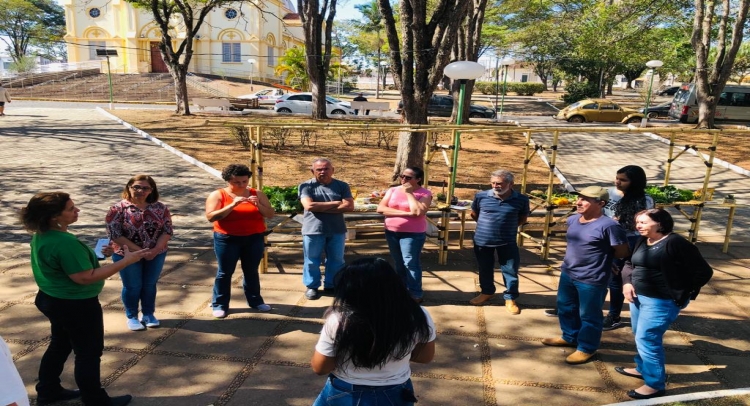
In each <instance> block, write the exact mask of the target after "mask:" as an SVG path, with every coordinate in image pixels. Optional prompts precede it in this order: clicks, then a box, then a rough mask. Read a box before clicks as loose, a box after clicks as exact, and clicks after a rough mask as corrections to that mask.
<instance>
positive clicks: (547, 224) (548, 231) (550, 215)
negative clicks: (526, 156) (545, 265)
mask: <svg viewBox="0 0 750 406" xmlns="http://www.w3.org/2000/svg"><path fill="white" fill-rule="evenodd" d="M559 138H560V132H559V131H555V132H554V133H553V135H552V145H551V149H552V156H551V157H550V158H549V177H548V180H547V202H546V205H545V207H544V208H545V210H546V211H547V212H546V213H545V215H544V231H543V233H542V259H544V260H547V259H549V245H550V239H551V238H552V225H551V224H552V220H553V219H554V209H555V207H554V205H553V204H552V191H553V185H554V180H555V164H556V163H557V145H558V140H559Z"/></svg>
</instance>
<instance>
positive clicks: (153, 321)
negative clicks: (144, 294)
mask: <svg viewBox="0 0 750 406" xmlns="http://www.w3.org/2000/svg"><path fill="white" fill-rule="evenodd" d="M141 323H144V324H145V325H146V327H149V328H154V327H159V326H160V325H161V323H160V322H159V319H157V318H156V317H154V315H153V314H152V315H150V316H147V315H145V314H144V315H143V317H142V318H141Z"/></svg>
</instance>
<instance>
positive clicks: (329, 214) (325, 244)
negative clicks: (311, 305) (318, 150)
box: [299, 158, 354, 300]
mask: <svg viewBox="0 0 750 406" xmlns="http://www.w3.org/2000/svg"><path fill="white" fill-rule="evenodd" d="M310 171H311V172H312V174H313V176H315V177H314V178H312V179H310V180H308V181H305V182H303V183H302V184H300V185H299V199H300V201H301V202H302V207H304V208H305V214H304V218H303V220H302V249H303V252H304V256H305V259H304V265H303V267H302V283H304V284H305V286H306V287H307V291H306V292H305V297H307V298H308V299H310V300H315V299H318V298H319V297H320V296H319V294H318V288H320V279H321V275H320V265H321V263H322V257H323V253H325V257H326V261H325V278H324V282H323V288H324V289H325V290H326V291H332V290H333V287H334V286H333V284H334V277H335V276H336V273H338V271H339V270H341V268H343V267H344V244H345V242H346V223H345V222H344V213H345V212H348V211H353V210H354V199H353V198H352V192H351V189H350V188H349V185H348V184H347V183H346V182H342V181H340V180H337V179H334V178H333V173H334V168H333V164H332V163H331V161H330V160H328V159H325V158H317V159H315V160H314V161H313V163H312V168H311V169H310Z"/></svg>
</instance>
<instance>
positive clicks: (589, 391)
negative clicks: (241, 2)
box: [0, 107, 750, 406]
mask: <svg viewBox="0 0 750 406" xmlns="http://www.w3.org/2000/svg"><path fill="white" fill-rule="evenodd" d="M9 113H12V115H9V116H6V117H5V118H4V119H3V120H1V121H0V170H2V171H3V172H4V174H5V176H3V177H2V178H0V202H1V204H0V241H2V242H1V244H2V245H1V246H0V335H2V336H3V337H4V338H5V340H6V341H8V342H9V345H10V348H11V351H12V353H13V357H14V360H15V361H16V365H17V366H18V368H19V370H20V372H21V375H22V377H23V379H24V382H25V383H26V386H27V389H28V390H29V393H30V395H31V397H32V401H33V399H34V396H35V393H34V389H33V388H34V384H35V377H36V372H37V368H38V365H39V361H40V358H41V356H42V354H43V352H44V349H45V348H46V345H47V344H48V342H49V325H48V323H47V320H46V319H45V318H44V317H43V316H42V315H41V314H40V313H39V312H38V311H37V310H36V309H35V307H34V304H33V300H34V296H35V294H36V285H35V284H34V281H33V278H32V276H31V270H30V267H29V263H28V244H27V243H28V239H29V237H28V235H27V234H26V233H24V232H23V231H22V230H21V229H20V227H19V225H18V224H17V222H16V221H15V216H16V210H17V209H18V208H19V207H21V206H22V205H23V204H25V203H26V202H27V201H28V199H29V197H30V196H31V195H33V194H34V193H36V192H38V191H46V190H64V191H67V192H70V193H71V195H72V196H73V199H74V200H75V201H76V204H78V205H79V206H80V207H81V209H82V212H81V217H80V220H79V222H78V223H77V224H76V225H74V226H73V227H72V228H71V231H72V232H73V233H74V234H76V235H77V236H79V237H80V238H82V239H83V240H84V241H86V242H88V243H90V244H93V242H94V241H95V240H96V239H97V238H100V237H102V236H103V235H105V232H104V226H103V217H104V212H105V211H106V209H107V207H108V206H109V205H110V204H112V203H113V202H115V201H116V200H117V199H118V197H117V196H118V195H119V192H120V190H121V188H122V186H123V185H124V183H125V182H126V181H127V179H128V177H129V176H131V175H132V174H134V173H137V172H146V173H150V174H152V175H153V176H154V177H155V179H156V181H157V182H158V185H159V188H160V192H161V194H162V196H163V199H162V200H163V201H164V202H166V203H167V204H168V205H169V206H170V208H171V209H172V210H173V212H174V214H175V229H176V235H175V240H174V243H172V245H171V247H172V248H171V249H170V253H169V255H168V256H167V262H166V264H165V267H164V272H163V275H162V277H161V279H160V281H159V294H158V297H157V317H159V318H160V319H161V320H162V327H161V328H158V329H148V330H146V331H142V332H131V331H129V330H128V329H127V327H126V325H125V317H124V314H123V308H122V304H121V302H120V297H119V296H120V289H121V283H120V280H119V278H118V277H116V276H115V277H113V278H111V279H110V280H108V281H107V283H106V285H105V288H104V291H103V292H102V294H101V295H100V301H101V303H102V305H103V308H104V323H105V352H104V356H103V358H102V380H103V384H104V385H105V386H106V387H107V390H108V391H109V392H110V393H111V394H113V395H119V394H124V393H131V394H133V395H134V396H135V399H134V401H133V403H132V404H133V405H135V406H139V405H181V406H182V405H196V406H198V405H200V406H205V405H310V404H311V403H312V402H313V399H314V398H315V396H316V395H317V393H318V392H319V391H320V389H321V388H322V386H323V384H324V381H325V378H324V377H318V376H316V375H315V374H313V373H312V371H311V370H310V368H309V359H310V357H311V355H312V352H313V348H314V345H315V342H316V340H317V337H318V332H319V331H320V328H321V326H322V315H323V313H324V311H325V309H326V307H327V306H329V305H330V304H331V302H332V298H331V297H323V298H321V299H320V300H317V301H308V300H307V299H305V297H304V287H303V286H302V284H301V275H300V274H301V252H300V249H299V247H288V248H273V249H272V250H271V251H270V259H271V269H270V272H269V273H267V274H264V275H262V276H261V282H262V286H263V295H264V298H265V300H266V302H267V303H269V304H271V305H272V306H273V310H272V311H271V312H270V313H265V314H260V313H258V312H256V311H254V310H252V309H250V308H248V307H247V305H246V303H244V299H243V295H242V293H241V289H240V283H241V279H240V277H239V276H238V277H237V278H236V279H235V283H234V289H233V292H232V299H233V300H232V311H231V313H230V316H229V317H228V318H227V319H224V320H214V319H213V318H212V317H211V315H210V309H208V308H207V305H208V303H209V301H210V297H211V287H212V283H213V278H214V273H215V258H214V256H213V251H212V248H211V244H210V241H211V240H210V237H211V232H210V227H209V224H208V223H207V222H206V221H205V219H204V217H203V215H202V212H203V202H204V198H205V196H206V195H207V193H209V191H210V190H212V189H213V188H216V187H219V186H220V185H221V182H220V181H219V180H217V179H214V178H212V177H211V176H209V175H207V174H206V173H205V172H202V171H201V170H198V169H196V168H194V167H192V166H191V165H189V164H188V163H186V162H185V161H183V160H181V159H178V158H176V157H174V156H173V155H171V154H170V153H168V152H167V151H165V150H164V149H162V148H160V147H157V146H155V145H153V144H151V143H150V142H146V141H144V140H142V139H140V138H139V137H138V136H137V135H135V134H134V133H132V132H129V131H127V130H125V129H123V128H122V127H121V126H119V125H117V124H114V123H112V122H111V121H108V120H106V119H104V118H103V117H102V116H100V115H99V114H98V113H96V112H95V111H93V110H91V109H70V108H68V109H62V108H48V109H45V110H43V111H37V110H35V109H32V108H18V107H17V108H14V109H13V110H9ZM614 141H615V140H613V142H614ZM581 142H583V143H584V144H583V145H584V146H585V145H586V144H585V142H586V141H585V140H584V141H581ZM601 147H604V144H602V145H601ZM577 153H578V159H577V160H576V162H579V161H582V160H583V159H584V158H585V157H586V156H587V155H588V156H589V157H588V159H591V155H595V154H596V153H595V152H590V153H588V154H586V151H585V148H583V146H582V147H581V148H580V149H578V151H577ZM563 162H565V165H569V166H568V167H567V168H566V171H570V173H568V175H569V176H571V177H577V176H580V177H582V178H583V177H588V179H591V180H594V179H599V178H600V177H601V178H603V179H608V178H609V177H611V176H610V175H609V174H610V173H613V171H612V170H611V168H610V167H608V169H606V170H602V171H601V173H594V171H595V169H596V168H595V167H594V164H593V163H591V162H589V163H587V164H583V165H579V164H569V161H567V158H566V160H564V161H561V162H560V164H561V166H562V165H563ZM597 165H598V164H597ZM610 165H614V163H610ZM615 166H616V165H615ZM575 179H576V180H578V179H579V178H575ZM468 245H469V246H470V245H471V244H470V242H469V243H468ZM700 247H701V249H702V250H703V251H704V253H705V255H706V256H707V257H708V258H709V259H710V261H711V263H712V265H713V266H714V267H715V270H716V275H715V276H714V279H713V280H712V281H711V283H710V284H709V286H707V287H706V288H705V289H704V292H703V293H702V294H701V296H700V297H699V298H698V300H697V301H696V302H694V303H692V304H691V305H690V307H688V309H687V310H685V311H684V313H683V315H681V316H680V318H679V319H678V321H677V322H676V323H675V324H674V326H673V328H672V329H671V330H670V331H669V332H668V333H667V334H666V335H665V346H666V349H667V362H668V366H667V370H668V373H669V374H670V381H669V387H668V389H669V393H670V394H680V393H691V392H700V391H706V390H715V389H726V388H740V387H747V386H750V373H748V369H747V367H746V365H747V362H748V354H750V342H748V340H747V337H748V336H750V327H748V326H749V324H748V323H747V321H748V316H749V314H748V310H747V309H748V308H750V294H748V292H749V291H750V285H749V284H748V283H747V281H748V274H749V273H748V258H747V254H743V252H744V253H746V252H750V251H748V250H747V249H742V250H741V249H737V250H733V251H732V252H730V255H724V254H721V253H720V252H719V251H718V249H717V245H716V244H713V243H705V244H703V243H702V244H700ZM452 248H453V250H452V251H451V253H450V255H449V263H448V264H447V265H437V264H436V253H437V250H436V247H435V246H434V245H428V246H426V247H425V252H424V254H423V258H424V262H425V264H424V267H425V275H424V287H425V291H426V301H425V304H424V305H425V307H426V308H427V309H428V310H429V311H430V313H431V314H432V316H433V318H434V319H435V322H436V325H437V328H438V341H437V353H436V357H435V360H434V362H432V363H431V364H428V365H417V364H415V365H413V380H414V385H415V388H416V392H417V396H418V397H419V399H420V402H419V405H517V404H521V405H525V404H529V405H531V404H547V405H597V404H605V403H611V402H616V401H622V400H626V396H625V392H626V391H627V390H629V389H633V388H635V387H638V386H640V383H639V382H638V381H637V380H633V379H630V378H627V377H624V376H621V375H619V374H616V373H614V372H613V369H612V368H613V367H614V366H616V365H631V363H632V357H633V354H634V351H635V347H634V344H633V338H632V334H631V332H630V329H629V328H628V327H624V328H620V329H617V330H614V331H611V332H606V333H604V339H603V343H602V348H601V350H600V351H599V353H598V355H597V357H596V358H595V360H594V361H593V362H590V363H588V364H585V365H580V366H570V365H567V364H565V362H564V358H565V357H566V355H567V353H569V352H570V349H560V348H551V347H544V346H543V345H542V344H541V342H540V341H541V339H542V338H545V337H552V336H556V335H559V327H558V324H557V321H556V319H554V318H550V317H545V315H544V312H543V309H544V308H548V307H550V306H552V305H553V304H554V300H555V299H554V298H555V291H556V284H557V278H558V275H559V272H558V271H557V270H556V266H557V265H558V264H559V260H560V258H561V256H562V254H563V253H564V249H565V247H564V243H563V242H562V241H560V240H555V241H554V246H553V249H552V256H553V260H552V261H550V262H542V261H541V260H539V257H538V255H536V252H535V251H534V250H532V249H528V250H526V249H525V250H522V269H521V285H520V286H521V292H522V295H521V298H520V299H519V302H520V304H521V308H522V313H521V315H519V316H511V315H510V314H508V313H507V312H506V311H505V308H504V306H503V301H502V299H494V300H493V301H492V303H491V305H488V306H483V307H472V306H469V305H468V304H467V300H468V299H470V298H471V297H473V296H474V295H475V294H476V291H477V279H476V273H475V272H474V268H475V265H474V261H473V254H472V252H471V249H470V248H467V249H464V250H458V248H457V247H452ZM744 248H746V247H744ZM346 255H347V258H348V259H353V258H355V257H359V256H367V255H381V256H387V247H386V245H385V243H384V241H383V239H382V238H381V236H379V235H375V236H374V238H372V239H363V240H359V239H358V240H356V241H353V242H352V243H351V245H349V246H348V247H347V252H346ZM237 274H238V275H239V272H238V273H237ZM500 279H501V278H498V284H499V282H501V280H500ZM502 290H503V287H502V286H498V291H500V292H501V291H502ZM624 316H625V318H626V319H627V316H628V313H627V311H626V312H625V313H624ZM72 370H73V357H72V356H71V358H70V360H69V362H68V364H67V366H66V370H65V372H64V374H63V377H62V379H63V384H64V385H65V386H66V387H74V386H75V383H74V380H73V376H72ZM68 404H71V405H76V404H79V403H77V402H75V401H74V402H69V403H68Z"/></svg>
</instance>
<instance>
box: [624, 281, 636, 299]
mask: <svg viewBox="0 0 750 406" xmlns="http://www.w3.org/2000/svg"><path fill="white" fill-rule="evenodd" d="M622 294H623V295H624V296H625V301H626V302H628V303H633V300H634V299H635V298H636V297H638V295H636V294H635V287H633V284H631V283H626V284H624V285H622Z"/></svg>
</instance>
